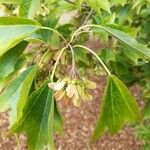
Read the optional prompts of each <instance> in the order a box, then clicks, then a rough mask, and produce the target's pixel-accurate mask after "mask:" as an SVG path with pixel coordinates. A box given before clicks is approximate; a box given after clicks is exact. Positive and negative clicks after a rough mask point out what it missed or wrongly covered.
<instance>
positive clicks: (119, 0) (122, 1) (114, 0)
mask: <svg viewBox="0 0 150 150" xmlns="http://www.w3.org/2000/svg"><path fill="white" fill-rule="evenodd" d="M126 2H127V0H111V5H112V6H114V5H118V4H121V5H122V6H124V5H125V4H126Z"/></svg>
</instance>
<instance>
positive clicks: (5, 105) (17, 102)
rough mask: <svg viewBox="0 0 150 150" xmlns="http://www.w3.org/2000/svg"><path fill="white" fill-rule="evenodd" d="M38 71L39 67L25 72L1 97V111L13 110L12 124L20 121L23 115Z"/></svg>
mask: <svg viewBox="0 0 150 150" xmlns="http://www.w3.org/2000/svg"><path fill="white" fill-rule="evenodd" d="M37 69H38V68H37V66H32V67H30V68H28V69H27V70H25V71H24V72H23V73H22V74H20V75H19V76H18V77H16V78H15V79H14V80H13V81H12V82H11V83H10V84H9V85H8V86H7V87H6V88H5V90H4V91H3V92H2V94H1V95H0V111H1V112H2V111H6V110H7V109H9V108H11V116H12V117H11V120H10V121H11V123H13V122H14V121H15V120H18V119H19V117H20V115H21V113H22V109H23V107H24V105H25V103H26V99H27V97H28V94H29V91H30V87H31V84H32V82H33V79H34V77H35V75H36V72H37Z"/></svg>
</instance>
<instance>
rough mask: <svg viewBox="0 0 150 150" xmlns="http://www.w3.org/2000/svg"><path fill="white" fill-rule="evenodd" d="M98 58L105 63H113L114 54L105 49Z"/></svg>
mask: <svg viewBox="0 0 150 150" xmlns="http://www.w3.org/2000/svg"><path fill="white" fill-rule="evenodd" d="M100 57H101V58H102V60H103V61H104V62H105V63H108V62H110V61H113V62H115V54H114V52H113V51H112V50H111V49H107V48H105V49H102V50H101V54H100Z"/></svg>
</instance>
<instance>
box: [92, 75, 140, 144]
mask: <svg viewBox="0 0 150 150" xmlns="http://www.w3.org/2000/svg"><path fill="white" fill-rule="evenodd" d="M140 119H141V112H140V110H139V107H138V105H137V103H136V101H135V99H134V97H133V96H132V95H131V93H130V91H129V90H128V88H127V87H126V86H125V85H124V84H123V83H122V81H120V80H119V79H118V78H117V77H115V76H114V75H110V76H109V79H108V81H107V86H106V89H105V93H104V97H103V101H102V106H101V113H100V116H99V119H98V122H97V125H96V128H95V130H94V134H93V137H92V141H95V140H97V139H98V138H100V137H101V136H102V135H103V133H104V132H105V131H106V130H107V131H108V132H109V133H110V134H111V135H114V134H115V133H117V132H118V131H119V130H120V129H121V128H122V127H123V126H124V125H125V123H128V122H135V121H139V120H140Z"/></svg>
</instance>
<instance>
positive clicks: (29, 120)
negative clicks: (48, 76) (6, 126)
mask: <svg viewBox="0 0 150 150" xmlns="http://www.w3.org/2000/svg"><path fill="white" fill-rule="evenodd" d="M53 104H54V99H53V92H52V90H51V89H50V88H49V87H48V84H47V82H46V83H44V84H43V85H42V86H41V87H40V88H39V89H38V90H36V91H35V92H33V93H32V94H31V96H30V97H29V99H28V101H27V103H26V105H25V107H24V109H23V113H22V116H21V118H20V119H19V121H18V123H17V122H16V123H15V124H14V125H13V127H12V128H11V132H15V133H21V132H25V133H26V134H27V142H28V147H29V149H30V150H41V149H43V148H44V146H45V145H47V144H48V145H49V141H50V140H51V139H52V136H53V135H52V134H53V128H51V127H53V126H51V125H53V121H54V112H53V111H54V105H53ZM50 147H51V149H53V146H51V145H50Z"/></svg>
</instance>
